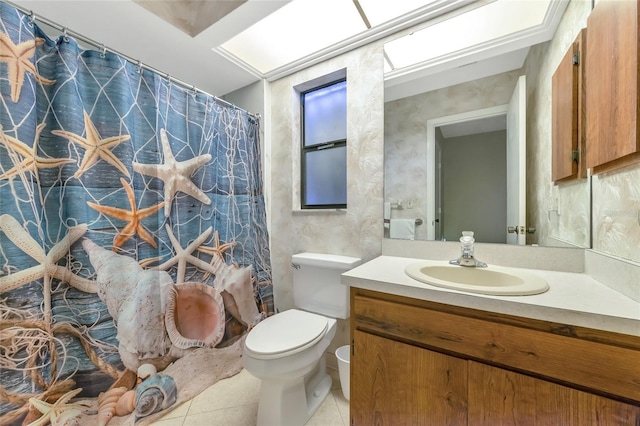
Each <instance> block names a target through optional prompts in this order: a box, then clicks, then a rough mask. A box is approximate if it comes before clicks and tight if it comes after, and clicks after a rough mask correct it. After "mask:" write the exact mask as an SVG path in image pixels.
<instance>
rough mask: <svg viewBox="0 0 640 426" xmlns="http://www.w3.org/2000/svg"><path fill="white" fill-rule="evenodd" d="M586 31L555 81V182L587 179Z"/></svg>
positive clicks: (553, 94)
mask: <svg viewBox="0 0 640 426" xmlns="http://www.w3.org/2000/svg"><path fill="white" fill-rule="evenodd" d="M585 37H586V30H582V31H580V34H578V37H577V38H576V40H575V41H574V42H573V44H572V45H571V47H570V48H569V50H568V51H567V53H566V54H565V55H564V57H563V58H562V61H561V62H560V65H558V68H557V69H556V71H555V73H554V74H553V77H552V81H551V108H552V114H551V117H552V119H551V120H552V123H551V127H552V133H551V135H552V142H553V151H552V162H553V163H552V167H551V175H552V179H553V181H554V182H555V183H559V182H565V181H569V180H574V179H579V178H584V177H586V176H587V170H586V166H585V155H584V151H585V132H584V86H583V81H584V65H583V64H584V63H585V57H584V56H585V55H584V47H585Z"/></svg>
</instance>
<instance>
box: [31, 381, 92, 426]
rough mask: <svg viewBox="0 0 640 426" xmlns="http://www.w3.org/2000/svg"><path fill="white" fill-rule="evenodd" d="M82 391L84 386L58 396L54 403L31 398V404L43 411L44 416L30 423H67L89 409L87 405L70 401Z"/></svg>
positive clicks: (37, 425) (36, 424)
mask: <svg viewBox="0 0 640 426" xmlns="http://www.w3.org/2000/svg"><path fill="white" fill-rule="evenodd" d="M80 392H82V388H77V389H74V390H72V391H69V392H67V393H65V394H64V395H62V396H61V397H60V398H58V400H57V401H56V402H54V403H53V404H51V403H48V402H45V401H42V400H40V399H37V398H29V404H31V405H32V406H33V407H35V408H36V409H37V410H38V411H39V412H40V413H42V416H41V417H40V418H39V419H37V420H36V421H34V422H33V423H30V425H33V426H44V425H48V424H52V425H57V424H67V423H66V422H65V421H70V420H71V419H73V418H74V417H77V416H78V415H79V414H81V413H82V412H83V411H85V410H88V409H89V407H88V406H86V405H82V404H72V403H71V404H70V403H69V401H70V400H71V399H73V398H74V397H75V396H76V395H78V394H79V393H80ZM69 424H70V423H69Z"/></svg>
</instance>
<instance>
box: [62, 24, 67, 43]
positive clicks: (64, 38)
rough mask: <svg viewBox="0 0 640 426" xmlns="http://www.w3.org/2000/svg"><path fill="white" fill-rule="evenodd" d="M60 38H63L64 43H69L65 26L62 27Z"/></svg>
mask: <svg viewBox="0 0 640 426" xmlns="http://www.w3.org/2000/svg"><path fill="white" fill-rule="evenodd" d="M62 40H64V42H65V43H69V35H68V34H67V27H64V28H63V29H62Z"/></svg>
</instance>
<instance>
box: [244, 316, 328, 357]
mask: <svg viewBox="0 0 640 426" xmlns="http://www.w3.org/2000/svg"><path fill="white" fill-rule="evenodd" d="M326 330H327V319H326V318H325V317H323V316H321V315H317V314H312V313H310V312H305V311H299V310H297V309H290V310H288V311H284V312H280V313H279V314H276V315H273V316H271V317H269V318H267V319H265V320H264V321H261V322H260V323H258V325H256V326H255V327H254V328H253V329H252V330H251V331H250V332H249V334H248V335H247V338H246V340H245V343H244V345H245V349H247V350H249V351H250V352H251V354H252V355H253V356H255V357H257V358H273V357H278V356H283V355H285V354H286V355H291V354H294V353H296V352H300V351H302V350H304V349H306V348H308V347H309V346H312V345H313V344H315V343H316V342H317V341H318V340H320V339H322V337H323V336H324V334H325V332H326Z"/></svg>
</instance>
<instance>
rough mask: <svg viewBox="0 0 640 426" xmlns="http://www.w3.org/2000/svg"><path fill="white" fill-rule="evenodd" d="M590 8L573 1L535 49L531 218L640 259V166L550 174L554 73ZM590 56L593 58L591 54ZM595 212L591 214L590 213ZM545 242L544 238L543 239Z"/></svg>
mask: <svg viewBox="0 0 640 426" xmlns="http://www.w3.org/2000/svg"><path fill="white" fill-rule="evenodd" d="M590 12H591V2H590V1H588V0H574V1H572V2H571V3H570V4H569V6H568V8H567V11H566V12H565V15H564V16H563V18H562V22H561V23H560V26H559V27H558V30H557V31H556V34H555V36H554V38H553V40H552V41H551V42H549V43H544V44H541V45H538V46H535V47H534V48H532V49H531V52H530V53H529V56H528V57H527V61H526V63H525V66H524V68H525V71H526V73H527V78H528V82H527V97H528V100H529V102H528V105H527V108H528V110H529V111H528V114H527V115H528V117H533V118H534V119H533V120H531V121H529V122H528V128H527V181H532V182H533V184H534V185H535V187H537V188H539V190H538V191H536V192H531V193H529V194H528V198H527V222H529V223H536V224H538V227H539V228H538V231H539V232H538V234H539V235H540V236H541V237H543V236H547V235H549V236H553V237H556V238H558V239H560V240H563V241H567V242H569V243H572V244H575V245H579V246H586V247H588V246H589V244H590V241H589V237H590V236H589V232H588V230H589V229H590V230H591V232H592V236H593V246H592V247H593V249H594V250H596V251H599V252H602V253H605V254H611V255H615V256H619V257H621V258H624V259H630V260H633V261H636V262H640V217H639V215H640V166H639V165H636V166H631V167H628V168H625V169H622V170H619V171H616V172H612V173H607V174H604V175H598V176H594V177H593V178H592V180H591V192H592V197H593V200H592V207H590V205H589V192H590V187H589V182H588V181H587V180H583V181H580V182H573V183H568V184H563V185H555V186H554V185H553V184H552V183H551V180H550V176H551V76H552V75H553V72H554V71H555V69H556V68H557V66H558V64H559V63H560V60H561V59H562V56H563V55H564V54H565V52H566V51H567V49H568V48H569V46H570V44H571V43H573V41H574V40H575V38H576V37H577V35H578V32H579V31H580V30H581V29H582V28H584V27H586V25H587V18H588V16H589V13H590ZM587 60H589V58H587ZM590 213H591V214H590ZM540 242H541V243H542V244H545V243H546V241H545V240H544V239H542V240H541V241H540Z"/></svg>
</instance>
